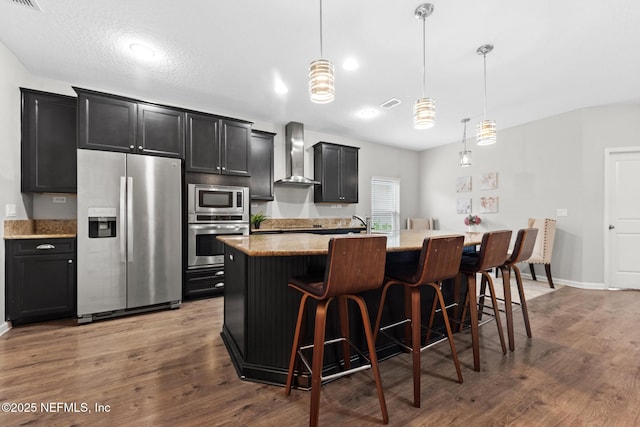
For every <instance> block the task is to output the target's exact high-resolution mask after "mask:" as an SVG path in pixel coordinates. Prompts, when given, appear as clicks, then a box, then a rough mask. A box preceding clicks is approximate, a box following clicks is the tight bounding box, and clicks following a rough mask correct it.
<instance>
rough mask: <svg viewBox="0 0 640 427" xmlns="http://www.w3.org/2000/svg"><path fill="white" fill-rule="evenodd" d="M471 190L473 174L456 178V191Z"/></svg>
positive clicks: (464, 191)
mask: <svg viewBox="0 0 640 427" xmlns="http://www.w3.org/2000/svg"><path fill="white" fill-rule="evenodd" d="M469 191H471V175H469V176H459V177H457V178H456V193H468V192H469Z"/></svg>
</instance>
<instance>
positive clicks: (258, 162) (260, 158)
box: [249, 130, 276, 200]
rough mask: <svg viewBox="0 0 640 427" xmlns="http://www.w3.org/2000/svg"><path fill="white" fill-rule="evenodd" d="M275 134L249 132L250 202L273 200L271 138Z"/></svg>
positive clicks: (256, 131)
mask: <svg viewBox="0 0 640 427" xmlns="http://www.w3.org/2000/svg"><path fill="white" fill-rule="evenodd" d="M275 135H276V134H275V133H271V132H264V131H258V130H253V131H251V162H250V168H249V169H250V172H251V183H250V186H249V188H250V193H251V200H273V137H274V136H275Z"/></svg>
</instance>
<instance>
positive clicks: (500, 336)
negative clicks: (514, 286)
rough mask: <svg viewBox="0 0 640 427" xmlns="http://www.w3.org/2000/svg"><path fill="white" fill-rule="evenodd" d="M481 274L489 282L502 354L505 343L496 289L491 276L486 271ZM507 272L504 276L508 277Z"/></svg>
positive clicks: (505, 349) (504, 350)
mask: <svg viewBox="0 0 640 427" xmlns="http://www.w3.org/2000/svg"><path fill="white" fill-rule="evenodd" d="M482 274H483V275H486V277H487V283H488V284H489V292H491V304H493V308H494V310H495V315H496V325H497V326H498V336H499V338H500V346H501V347H502V354H507V345H506V344H505V342H504V332H503V331H502V321H501V320H500V311H499V310H498V300H497V299H496V290H495V288H494V287H493V280H491V276H489V274H488V273H485V272H483V273H482ZM508 275H509V273H507V274H505V277H508Z"/></svg>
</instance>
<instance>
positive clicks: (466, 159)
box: [460, 118, 471, 168]
mask: <svg viewBox="0 0 640 427" xmlns="http://www.w3.org/2000/svg"><path fill="white" fill-rule="evenodd" d="M469 120H470V119H468V118H465V119H462V120H461V121H462V123H464V130H463V131H462V143H463V144H464V151H461V152H460V166H461V167H463V168H465V167H467V166H471V151H470V150H467V122H468V121H469Z"/></svg>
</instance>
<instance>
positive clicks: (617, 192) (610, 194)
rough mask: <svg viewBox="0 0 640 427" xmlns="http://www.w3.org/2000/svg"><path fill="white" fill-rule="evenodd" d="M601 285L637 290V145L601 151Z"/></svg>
mask: <svg viewBox="0 0 640 427" xmlns="http://www.w3.org/2000/svg"><path fill="white" fill-rule="evenodd" d="M605 229H606V230H605V233H606V234H605V254H604V255H605V268H604V271H605V285H606V286H607V287H608V288H633V289H640V147H629V148H611V149H607V150H606V151H605Z"/></svg>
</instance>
